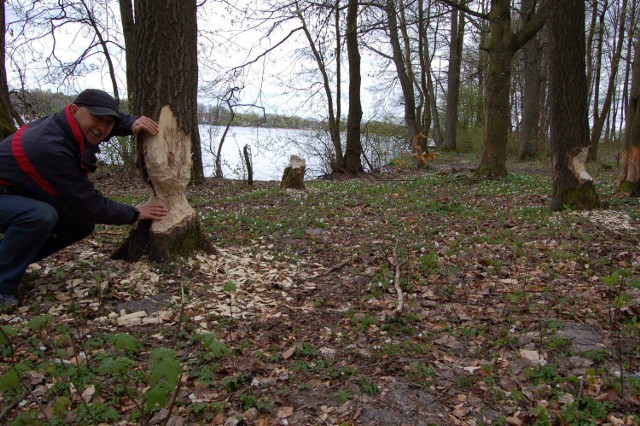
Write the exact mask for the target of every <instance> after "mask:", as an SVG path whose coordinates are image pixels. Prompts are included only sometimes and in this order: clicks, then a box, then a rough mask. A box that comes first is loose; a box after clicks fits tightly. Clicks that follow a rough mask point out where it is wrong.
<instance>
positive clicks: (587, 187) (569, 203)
mask: <svg viewBox="0 0 640 426" xmlns="http://www.w3.org/2000/svg"><path fill="white" fill-rule="evenodd" d="M560 199H561V201H562V205H563V206H564V208H567V209H571V210H591V209H595V208H598V207H600V199H599V198H598V194H597V193H596V189H595V187H594V186H593V183H591V182H589V183H586V184H584V185H580V186H579V187H577V188H569V189H565V190H564V191H563V192H562V195H561V197H560Z"/></svg>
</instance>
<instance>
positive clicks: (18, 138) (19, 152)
mask: <svg viewBox="0 0 640 426" xmlns="http://www.w3.org/2000/svg"><path fill="white" fill-rule="evenodd" d="M27 127H29V126H28V125H26V126H22V127H21V128H20V130H18V131H17V132H16V134H15V135H13V139H12V141H11V150H12V151H13V156H14V158H15V159H16V161H17V162H18V165H19V166H20V168H21V169H22V171H23V172H25V173H26V174H27V175H28V176H29V177H30V178H31V180H33V181H34V182H35V183H37V184H38V186H39V187H40V188H42V189H43V190H45V191H46V192H48V193H49V194H51V195H60V193H59V192H58V191H56V189H55V188H54V187H53V186H51V184H50V183H49V181H47V180H46V179H45V178H44V177H43V176H42V175H41V174H40V173H39V172H38V170H36V168H35V167H33V164H31V161H29V158H27V154H25V152H24V148H23V146H22V135H23V133H24V132H25V130H27Z"/></svg>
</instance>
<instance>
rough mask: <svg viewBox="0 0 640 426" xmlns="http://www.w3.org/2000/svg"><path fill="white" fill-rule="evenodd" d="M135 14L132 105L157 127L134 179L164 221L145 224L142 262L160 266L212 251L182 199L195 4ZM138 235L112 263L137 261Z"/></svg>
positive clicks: (144, 3) (190, 130)
mask: <svg viewBox="0 0 640 426" xmlns="http://www.w3.org/2000/svg"><path fill="white" fill-rule="evenodd" d="M135 11H136V52H138V53H137V55H136V64H135V67H136V69H138V70H144V72H139V73H138V74H137V75H136V99H137V105H138V108H139V111H140V113H141V114H142V115H146V116H148V117H152V118H156V119H158V122H159V125H160V133H159V134H158V136H156V137H149V136H148V135H147V136H144V135H143V136H142V137H141V138H140V139H142V140H140V141H139V152H140V154H141V156H140V160H141V163H142V172H143V176H144V178H145V182H147V184H148V185H149V187H150V188H151V190H152V192H153V195H152V197H151V198H152V200H153V201H160V202H163V203H164V204H165V205H166V206H167V207H168V209H169V215H168V216H167V217H166V218H165V219H163V220H162V221H155V222H153V223H152V225H151V228H150V233H149V236H148V250H149V257H150V259H152V260H157V261H167V260H171V259H172V258H174V257H175V256H176V255H188V254H189V253H191V252H193V251H194V250H196V249H198V248H202V249H207V250H209V249H211V248H212V247H211V246H210V244H209V241H208V240H207V238H206V237H205V235H204V234H203V233H202V231H201V229H200V225H199V222H198V217H197V215H196V213H195V211H194V210H193V208H192V207H191V206H190V205H189V202H188V201H187V199H186V197H185V190H186V187H187V184H188V183H189V180H190V179H191V177H192V173H191V165H192V163H191V161H192V160H191V158H192V156H191V148H192V147H193V146H194V145H193V139H194V138H197V139H198V141H199V135H198V123H197V115H196V111H197V97H196V95H197V77H198V69H197V56H196V55H197V44H196V35H197V28H196V2H195V0H183V1H180V2H174V1H171V0H136V2H135ZM168 29H171V30H172V31H168ZM159 82H162V84H158V83H159ZM158 117H159V118H158ZM144 228H145V226H142V225H141V226H137V227H136V228H135V229H134V230H133V231H132V233H131V235H130V236H129V238H128V239H127V241H126V242H125V244H124V245H123V247H121V249H120V250H119V251H118V253H116V254H115V255H114V256H115V257H120V258H126V259H128V260H136V259H139V258H140V257H141V256H142V254H143V250H144V244H134V242H135V241H138V240H140V239H142V240H143V241H144V239H145V238H144V237H142V238H141V237H140V236H139V234H140V233H144ZM118 255H119V256H118Z"/></svg>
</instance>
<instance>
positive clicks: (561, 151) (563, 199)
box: [549, 0, 600, 210]
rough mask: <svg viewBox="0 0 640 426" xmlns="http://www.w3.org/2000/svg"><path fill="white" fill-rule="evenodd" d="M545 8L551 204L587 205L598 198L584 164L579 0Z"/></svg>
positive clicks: (585, 120)
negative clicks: (551, 184)
mask: <svg viewBox="0 0 640 426" xmlns="http://www.w3.org/2000/svg"><path fill="white" fill-rule="evenodd" d="M550 12H551V13H550V18H549V34H550V46H549V47H550V49H549V56H550V58H549V59H550V61H549V62H550V66H549V68H550V73H549V75H550V87H549V91H550V92H549V97H550V99H551V154H552V159H553V194H552V199H551V208H552V209H553V210H561V209H565V208H569V209H592V208H595V207H599V205H600V200H599V198H598V194H597V193H596V190H595V186H594V184H593V179H592V178H591V176H590V175H589V173H587V171H586V169H585V163H586V161H587V156H588V153H589V145H590V139H589V117H588V105H587V76H586V73H585V68H586V67H585V34H584V20H585V6H584V0H563V1H558V2H552V3H551V11H550ZM567 123H571V125H567Z"/></svg>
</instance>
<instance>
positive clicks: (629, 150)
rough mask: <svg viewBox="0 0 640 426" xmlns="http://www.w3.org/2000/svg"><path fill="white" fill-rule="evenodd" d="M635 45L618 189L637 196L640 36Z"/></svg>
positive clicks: (639, 187)
mask: <svg viewBox="0 0 640 426" xmlns="http://www.w3.org/2000/svg"><path fill="white" fill-rule="evenodd" d="M635 45H636V46H635V51H634V53H633V67H632V72H631V90H630V93H629V102H628V105H627V122H626V128H625V132H624V141H623V149H622V168H621V171H620V186H619V187H618V191H619V192H622V193H624V194H627V195H634V196H637V195H638V194H639V193H640V111H638V107H639V106H640V105H639V102H640V37H637V38H636V42H635Z"/></svg>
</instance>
